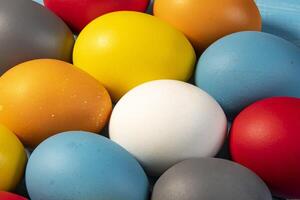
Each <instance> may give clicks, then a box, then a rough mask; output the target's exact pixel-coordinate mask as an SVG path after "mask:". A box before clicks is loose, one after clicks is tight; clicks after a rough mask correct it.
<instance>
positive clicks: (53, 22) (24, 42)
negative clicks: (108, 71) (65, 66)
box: [0, 0, 74, 75]
mask: <svg viewBox="0 0 300 200" xmlns="http://www.w3.org/2000/svg"><path fill="white" fill-rule="evenodd" d="M0 44H1V45H0V75H1V74H3V73H4V72H5V71H7V70H8V69H9V68H11V67H13V66H15V65H17V64H20V63H22V62H25V61H28V60H32V59H38V58H53V59H59V60H64V61H71V56H72V49H73V44H74V38H73V34H72V32H71V31H70V29H69V28H68V27H67V26H66V24H65V23H64V22H63V21H62V20H61V19H60V18H58V17H57V16H55V15H54V14H53V13H52V12H50V11H49V10H48V9H46V8H44V7H43V6H41V5H39V4H37V3H35V2H33V1H29V0H0Z"/></svg>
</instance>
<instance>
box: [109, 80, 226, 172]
mask: <svg viewBox="0 0 300 200" xmlns="http://www.w3.org/2000/svg"><path fill="white" fill-rule="evenodd" d="M226 126H227V120H226V117H225V114H224V112H223V110H222V109H221V107H220V106H219V104H218V103H217V102H216V101H215V100H214V99H213V98H212V97H211V96H209V95H208V94H207V93H205V92H204V91H202V90H201V89H199V88H197V87H195V86H193V85H191V84H188V83H185V82H180V81H175V80H158V81H151V82H147V83H144V84H142V85H140V86H137V87H136V88H134V89H132V90H131V91H129V92H128V93H127V94H126V95H125V96H124V97H123V98H122V99H121V100H120V101H119V102H118V103H117V104H116V106H115V108H114V110H113V113H112V116H111V119H110V123H109V136H110V138H111V139H112V140H113V141H115V142H117V143H118V144H120V145H121V146H123V147H124V148H125V149H126V150H128V151H129V152H130V153H132V154H133V155H134V156H135V157H136V158H137V159H138V160H139V161H140V162H141V164H142V165H143V166H144V168H145V169H146V171H147V172H148V174H149V175H151V176H160V175H161V174H162V173H163V172H164V171H165V170H167V169H168V168H169V167H171V166H172V165H174V164H176V163H177V162H180V161H182V160H185V159H188V158H194V157H196V158H197V157H210V156H215V155H216V153H217V152H218V151H219V150H220V148H221V146H222V145H223V142H224V139H225V135H226V131H227V130H226Z"/></svg>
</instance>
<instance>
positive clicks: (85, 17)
mask: <svg viewBox="0 0 300 200" xmlns="http://www.w3.org/2000/svg"><path fill="white" fill-rule="evenodd" d="M44 3H45V6H46V7H47V8H49V9H50V10H52V11H53V12H54V13H56V14H57V15H58V16H60V17H61V18H62V19H63V20H64V21H65V22H66V23H67V24H68V25H69V26H70V27H71V28H72V29H73V30H74V31H75V32H80V31H81V30H82V29H83V28H84V27H85V26H86V25H87V24H88V23H90V22H91V21H92V20H93V19H95V18H97V17H99V16H101V15H103V14H106V13H109V12H114V11H121V10H128V11H138V12H145V11H146V9H147V7H148V4H149V0H68V1H66V0H44Z"/></svg>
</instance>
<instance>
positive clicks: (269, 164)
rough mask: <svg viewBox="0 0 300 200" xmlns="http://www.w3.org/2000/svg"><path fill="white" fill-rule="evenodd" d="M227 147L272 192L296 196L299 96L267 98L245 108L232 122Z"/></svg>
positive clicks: (299, 189) (299, 148)
mask: <svg viewBox="0 0 300 200" xmlns="http://www.w3.org/2000/svg"><path fill="white" fill-rule="evenodd" d="M230 150H231V154H232V158H233V160H234V161H236V162H238V163H240V164H242V165H244V166H246V167H248V168H250V169H251V170H253V171H254V172H256V173H257V174H258V175H259V176H260V177H261V178H262V179H263V180H264V181H265V182H266V183H267V184H268V186H269V187H270V189H271V190H272V192H273V194H274V195H277V196H280V197H283V198H296V199H297V198H300V99H298V98H291V97H276V98H269V99H265V100H262V101H259V102H256V103H254V104H252V105H250V106H249V107H247V108H246V109H245V110H243V111H242V112H241V113H240V114H239V115H238V116H237V118H236V119H235V120H234V123H233V125H232V128H231V135H230Z"/></svg>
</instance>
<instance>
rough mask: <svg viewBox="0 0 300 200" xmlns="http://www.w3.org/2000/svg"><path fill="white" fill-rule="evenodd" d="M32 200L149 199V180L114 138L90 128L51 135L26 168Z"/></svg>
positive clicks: (40, 146)
mask: <svg viewBox="0 0 300 200" xmlns="http://www.w3.org/2000/svg"><path fill="white" fill-rule="evenodd" d="M26 185H27V188H28V192H29V195H30V198H31V200H41V199H42V200H53V199H66V200H67V199H70V200H71V199H72V200H83V199H84V200H106V199H111V200H124V199H128V200H129V199H130V200H147V198H148V180H147V176H146V174H145V172H144V171H143V169H142V167H141V166H140V165H139V163H138V162H137V161H136V160H135V159H134V158H133V156H131V155H130V154H129V153H128V152H127V151H126V150H124V149H123V148H122V147H120V146H119V145H117V144H115V143H114V142H112V141H111V140H109V139H107V138H105V137H103V136H100V135H96V134H92V133H87V132H79V131H74V132H66V133H61V134H58V135H55V136H53V137H50V138H48V139H47V140H45V141H44V142H43V143H41V144H40V145H39V146H38V147H37V148H36V149H35V150H34V152H33V153H32V155H31V157H30V159H29V161H28V166H27V169H26Z"/></svg>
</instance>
